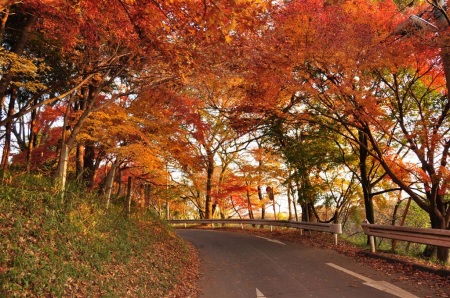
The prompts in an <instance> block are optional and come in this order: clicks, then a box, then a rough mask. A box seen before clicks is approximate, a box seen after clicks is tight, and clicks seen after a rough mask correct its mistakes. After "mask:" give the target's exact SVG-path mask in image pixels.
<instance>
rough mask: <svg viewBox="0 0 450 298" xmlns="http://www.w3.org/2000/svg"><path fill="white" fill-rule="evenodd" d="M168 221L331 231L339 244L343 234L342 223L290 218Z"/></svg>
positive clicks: (170, 221) (171, 221) (186, 223)
mask: <svg viewBox="0 0 450 298" xmlns="http://www.w3.org/2000/svg"><path fill="white" fill-rule="evenodd" d="M167 222H169V223H171V224H185V225H188V224H211V225H214V224H233V225H241V227H243V225H265V226H270V227H272V226H281V227H288V228H294V229H300V230H313V231H320V232H329V233H332V234H333V235H334V239H335V244H337V235H338V234H342V225H341V224H332V223H313V222H301V221H290V220H265V219H264V220H263V219H189V220H188V219H173V220H168V221H167Z"/></svg>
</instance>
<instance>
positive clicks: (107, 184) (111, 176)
mask: <svg viewBox="0 0 450 298" xmlns="http://www.w3.org/2000/svg"><path fill="white" fill-rule="evenodd" d="M117 164H118V163H117V160H116V161H115V162H113V163H112V165H111V169H109V172H108V175H107V176H106V181H105V197H106V209H108V208H109V203H110V201H111V192H112V187H113V184H114V177H115V176H116V168H117Z"/></svg>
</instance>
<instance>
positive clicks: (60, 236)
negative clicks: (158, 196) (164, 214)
mask: <svg viewBox="0 0 450 298" xmlns="http://www.w3.org/2000/svg"><path fill="white" fill-rule="evenodd" d="M13 181H14V182H13V183H6V182H4V183H3V185H2V187H1V188H0V237H1V240H0V296H1V297H31V296H33V297H69V296H70V297H87V296H105V297H125V296H126V297H188V296H191V295H193V294H194V293H195V287H194V284H193V282H194V280H195V277H196V272H197V268H196V266H197V264H198V261H197V259H196V258H197V255H196V253H195V251H194V250H193V249H192V248H191V247H190V246H188V245H187V244H186V243H184V242H183V241H182V240H181V239H180V238H178V236H177V235H176V234H175V233H174V231H173V230H172V229H171V228H170V227H168V226H167V225H165V224H164V223H163V222H162V221H161V220H159V219H158V216H156V215H155V214H154V213H153V212H151V211H147V212H143V211H140V212H137V211H136V212H134V213H132V214H130V215H127V213H125V212H124V208H123V205H124V204H123V203H121V202H120V200H116V201H113V204H111V205H110V207H109V209H108V210H106V209H105V207H104V206H105V205H104V204H103V202H102V201H101V199H100V198H99V197H98V196H96V195H94V194H90V193H89V192H85V191H83V190H82V189H78V187H75V186H73V185H70V186H69V187H68V191H67V192H66V194H65V197H64V199H62V198H61V196H60V194H59V193H58V191H56V190H55V188H54V187H53V186H52V184H51V181H49V179H47V178H44V177H37V176H31V175H27V176H22V177H15V179H13Z"/></svg>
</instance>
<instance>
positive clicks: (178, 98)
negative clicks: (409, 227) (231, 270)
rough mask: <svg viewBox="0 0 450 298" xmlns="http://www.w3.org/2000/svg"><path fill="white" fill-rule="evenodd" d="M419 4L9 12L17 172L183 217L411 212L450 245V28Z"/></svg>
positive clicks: (6, 133)
mask: <svg viewBox="0 0 450 298" xmlns="http://www.w3.org/2000/svg"><path fill="white" fill-rule="evenodd" d="M403 2H404V1H396V2H393V1H387V0H386V1H368V0H354V1H333V0H330V1H316V0H312V1H269V0H267V1H265V0H262V1H245V0H242V1H233V0H220V1H210V0H198V1H191V0H181V1H168V0H167V1H166V0H161V1H153V0H152V1H150V0H135V1H130V0H119V1H112V0H111V1H84V0H83V1H58V0H54V1H50V0H49V1H43V0H27V1H3V2H1V4H0V9H1V14H0V16H1V19H2V23H1V27H0V29H1V30H0V36H1V38H2V45H3V46H2V47H1V48H0V70H1V73H0V75H1V77H0V93H1V98H2V109H3V111H4V113H2V115H1V119H0V124H1V125H2V128H3V129H2V135H1V138H2V145H3V154H2V170H3V173H4V175H6V174H7V173H8V171H11V170H14V171H23V172H34V173H45V174H46V175H52V176H53V177H55V184H56V185H58V187H59V190H60V192H61V193H64V192H65V191H66V183H67V181H70V180H74V181H77V183H78V184H79V186H80V187H87V189H89V191H92V192H98V193H100V194H102V195H103V196H104V197H105V200H106V201H107V202H108V204H109V202H110V200H112V201H113V202H121V201H120V200H121V199H123V198H124V197H128V199H129V202H133V204H134V205H133V204H129V206H131V205H133V206H141V207H142V206H143V207H145V208H150V209H155V210H156V211H157V212H159V214H160V215H161V216H168V217H202V218H212V217H232V216H246V217H263V216H265V215H266V214H267V215H268V213H269V211H270V213H271V216H274V217H276V216H277V213H279V212H280V210H281V207H282V206H283V208H284V209H285V211H287V210H289V211H288V212H289V213H288V214H287V215H286V217H288V218H291V219H292V218H294V217H295V216H294V213H295V215H297V218H300V219H302V220H310V221H312V220H317V221H323V222H330V221H335V222H344V223H345V222H347V220H349V218H351V217H352V216H353V217H356V215H355V214H356V213H357V211H355V210H357V209H358V208H360V207H361V204H362V205H363V206H364V207H363V209H364V212H365V215H364V217H365V218H367V219H368V220H369V221H371V222H374V221H375V219H376V218H379V216H378V214H377V212H382V211H380V210H382V209H383V206H389V203H386V202H391V205H393V204H394V202H395V200H396V199H397V198H401V197H403V196H408V197H411V198H412V200H414V202H415V203H416V204H417V205H418V206H420V208H421V209H423V210H424V211H426V212H427V214H428V215H429V217H430V221H431V228H439V229H449V228H450V225H449V221H450V207H449V206H450V205H449V201H448V200H449V199H448V194H447V192H448V184H449V181H450V175H449V171H448V164H447V159H448V153H449V148H450V141H449V140H448V127H449V111H450V101H449V98H448V89H449V86H450V83H449V82H450V79H449V78H450V66H449V65H450V54H449V53H448V51H447V50H446V49H447V45H448V42H449V41H448V30H449V24H448V22H449V21H448V20H449V19H448V15H447V13H446V10H445V9H446V8H445V7H443V6H442V5H441V4H440V2H439V1H430V3H423V4H422V3H418V4H411V5H409V6H408V5H406V4H405V3H403ZM411 16H413V17H411ZM420 20H422V21H423V22H422V21H420ZM425 21H426V22H425ZM5 177H6V176H5ZM130 181H132V185H129V183H130ZM268 189H272V190H274V193H271V192H270V191H266V190H268ZM272 195H273V197H272ZM271 198H272V199H273V198H274V199H275V201H273V200H271ZM108 206H109V205H108ZM171 207H172V209H171ZM277 208H278V209H277ZM273 209H274V210H273ZM272 210H273V211H272ZM129 211H130V210H129ZM266 211H267V212H266ZM297 211H298V212H299V214H297ZM353 211H354V212H353ZM352 212H353V213H352ZM387 212H388V211H387ZM286 213H287V212H286ZM300 213H301V214H300ZM439 258H440V259H445V258H446V252H444V251H440V252H439Z"/></svg>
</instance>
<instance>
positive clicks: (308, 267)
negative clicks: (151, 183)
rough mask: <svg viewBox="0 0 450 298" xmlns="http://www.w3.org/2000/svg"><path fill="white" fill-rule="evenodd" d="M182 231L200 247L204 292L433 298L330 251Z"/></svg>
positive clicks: (214, 295)
mask: <svg viewBox="0 0 450 298" xmlns="http://www.w3.org/2000/svg"><path fill="white" fill-rule="evenodd" d="M177 233H178V234H179V235H180V236H181V237H182V238H184V239H185V240H187V241H189V242H191V243H192V244H194V245H195V246H196V247H197V248H198V249H199V252H200V258H201V261H202V263H201V265H200V273H201V278H200V280H199V287H200V289H201V291H202V294H201V296H200V297H204V298H240V297H242V298H249V297H256V298H263V297H266V298H272V297H274V298H275V297H276V298H296V297H333V298H334V297H363V298H371V297H374V298H375V297H376V298H379V297H404V298H407V297H433V294H432V292H431V291H430V290H429V289H427V288H423V287H421V286H420V285H410V284H405V283H403V282H402V279H401V277H400V276H386V275H383V274H382V273H380V272H378V271H374V270H371V269H370V268H368V267H364V266H362V265H361V264H358V263H357V262H355V261H353V260H352V259H350V258H348V257H346V256H343V255H340V254H338V253H335V252H333V251H330V250H324V249H319V248H313V247H307V246H303V245H301V244H298V243H281V242H278V241H276V240H272V239H267V238H260V237H256V236H252V235H246V234H240V233H232V232H225V231H217V230H181V229H180V230H177Z"/></svg>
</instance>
